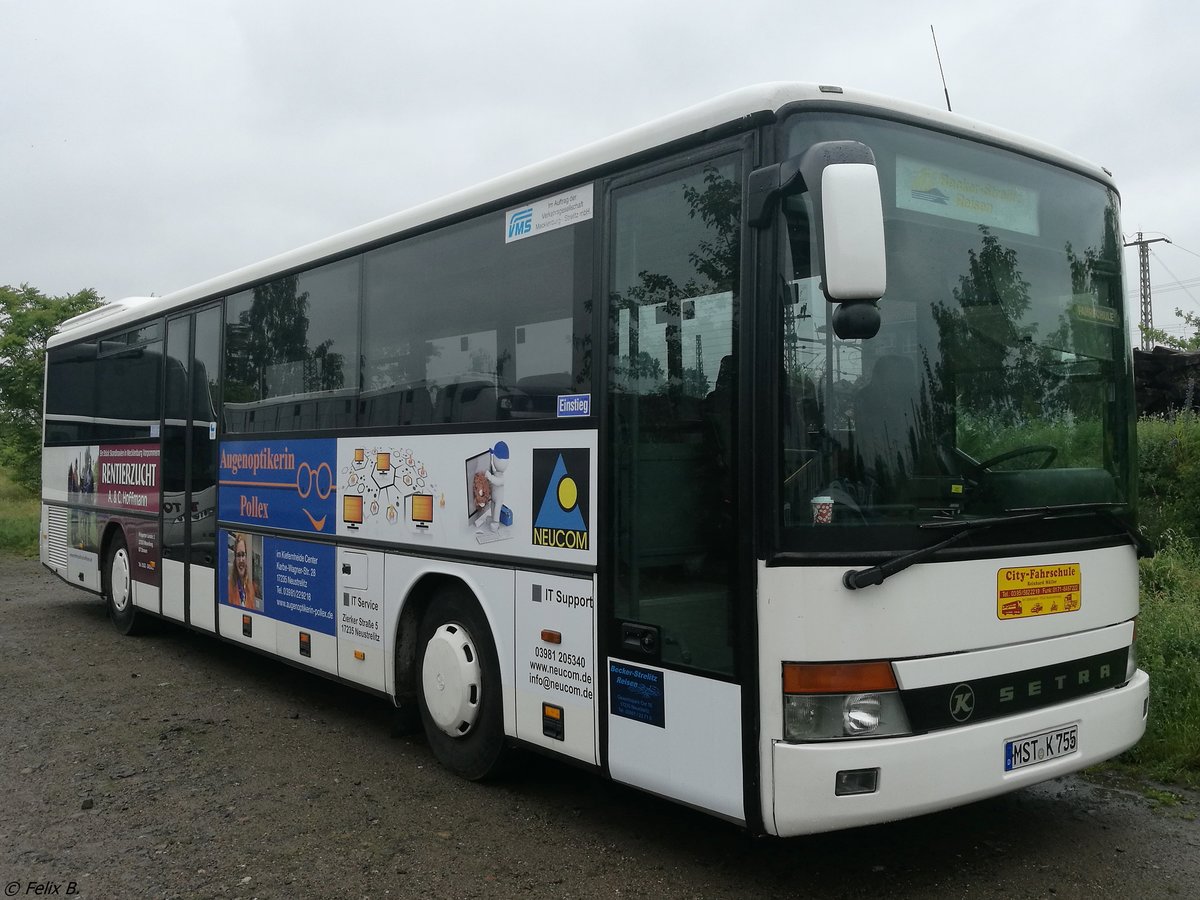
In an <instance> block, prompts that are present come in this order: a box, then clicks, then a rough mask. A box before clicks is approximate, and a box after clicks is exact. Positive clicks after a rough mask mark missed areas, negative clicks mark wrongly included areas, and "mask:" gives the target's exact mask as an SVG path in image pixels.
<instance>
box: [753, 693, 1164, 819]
mask: <svg viewBox="0 0 1200 900" xmlns="http://www.w3.org/2000/svg"><path fill="white" fill-rule="evenodd" d="M1149 697H1150V679H1149V676H1147V675H1146V673H1145V672H1143V671H1141V670H1140V669H1139V670H1138V671H1137V673H1136V674H1135V675H1134V677H1133V678H1132V679H1131V680H1130V681H1129V682H1128V683H1126V684H1125V685H1123V686H1122V687H1119V688H1114V689H1112V690H1109V691H1105V692H1103V693H1099V694H1091V695H1089V696H1087V697H1083V698H1080V699H1077V700H1072V701H1070V702H1067V703H1060V704H1057V705H1055V706H1049V707H1044V708H1042V709H1038V710H1034V711H1031V712H1028V713H1023V714H1020V715H1014V716H1007V717H1005V718H1001V719H992V720H989V721H987V722H981V723H979V724H978V725H967V726H963V727H959V728H953V729H948V730H944V731H936V732H932V733H929V734H922V735H914V736H912V737H902V738H880V739H876V740H860V741H838V742H834V743H827V744H787V743H783V742H782V741H776V742H774V743H773V745H772V753H771V759H772V767H773V775H774V796H773V797H772V798H771V799H772V800H773V803H772V808H771V809H768V810H765V813H766V815H765V816H764V819H765V825H766V827H767V829H768V830H771V831H773V833H774V834H778V835H779V836H781V837H788V836H792V835H798V834H811V833H814V832H818V831H834V830H836V829H839V828H852V827H855V826H859V825H870V824H874V823H878V822H887V821H890V820H893V819H902V818H907V817H909V816H916V815H922V814H924V813H928V812H933V811H935V810H939V809H947V808H949V807H952V806H960V805H962V804H964V803H971V802H974V801H976V800H982V799H984V798H985V797H992V796H995V795H997V794H1003V793H1006V792H1008V791H1012V790H1016V789H1017V788H1021V787H1025V786H1026V785H1031V784H1036V783H1038V782H1040V781H1046V780H1048V779H1051V778H1057V777H1058V776H1060V775H1066V774H1068V773H1070V772H1076V771H1078V770H1079V769H1083V768H1085V767H1087V766H1090V765H1094V764H1096V763H1098V762H1101V761H1103V760H1106V759H1110V758H1112V757H1113V756H1116V755H1117V754H1118V753H1121V752H1122V751H1124V750H1127V749H1129V748H1130V747H1132V746H1133V745H1134V744H1136V743H1137V742H1138V740H1139V739H1140V738H1141V736H1142V734H1143V733H1144V732H1145V730H1146V710H1147V707H1148V704H1149ZM1072 722H1078V724H1079V749H1077V750H1076V751H1075V752H1073V753H1070V754H1068V755H1067V756H1063V757H1059V758H1057V759H1053V760H1049V761H1046V762H1043V763H1039V764H1037V765H1033V766H1029V767H1027V768H1024V769H1019V770H1017V771H1014V772H1005V771H1004V743H1005V741H1007V740H1010V739H1012V738H1015V737H1020V736H1022V735H1027V734H1034V733H1037V732H1040V731H1045V730H1047V729H1050V728H1055V727H1057V726H1060V725H1068V724H1070V723H1072ZM868 768H878V769H879V788H878V790H877V791H875V792H874V793H871V794H859V795H853V796H844V797H838V796H835V794H834V780H835V776H836V774H837V773H838V772H839V771H843V770H847V769H868ZM772 824H773V825H774V829H772Z"/></svg>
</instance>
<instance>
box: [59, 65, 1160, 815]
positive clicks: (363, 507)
mask: <svg viewBox="0 0 1200 900" xmlns="http://www.w3.org/2000/svg"><path fill="white" fill-rule="evenodd" d="M1123 297H1124V290H1123V286H1122V268H1121V235H1120V230H1119V223H1118V196H1117V192H1116V190H1115V188H1114V186H1113V183H1112V181H1111V179H1110V177H1109V175H1108V173H1107V172H1106V171H1104V170H1103V169H1101V168H1098V167H1096V166H1093V165H1090V164H1088V163H1086V162H1084V161H1082V160H1079V159H1076V158H1075V157H1072V156H1068V155H1066V154H1064V153H1062V152H1059V151H1057V150H1054V149H1051V148H1049V147H1046V146H1044V145H1042V144H1038V143H1033V142H1030V141H1028V140H1025V139H1022V138H1019V137H1017V136H1014V135H1012V134H1008V133H1005V132H1001V131H998V130H995V129H992V128H988V127H985V126H983V125H980V124H977V123H974V122H971V121H968V120H966V119H963V118H961V117H959V116H956V115H952V114H949V113H943V112H940V111H936V110H931V109H925V108H919V107H916V106H911V105H908V104H904V103H897V102H894V101H890V100H885V99H883V98H880V97H877V96H873V95H868V94H863V93H856V92H852V91H849V90H845V91H844V90H842V89H841V88H837V87H830V86H819V87H818V86H804V85H793V84H771V85H765V86H760V87H755V88H751V89H748V90H744V91H740V92H737V93H733V94H729V95H727V96H723V97H720V98H718V99H716V100H713V101H711V102H708V103H705V104H702V105H699V106H696V107H694V108H691V109H687V110H685V111H683V112H681V113H678V114H676V115H672V116H669V117H667V118H665V119H662V120H660V121H658V122H655V123H653V124H650V125H647V126H645V127H641V128H637V129H634V130H632V131H629V132H626V133H623V134H620V135H617V136H615V137H613V138H610V139H607V140H604V141H601V142H599V143H596V144H593V145H591V146H588V147H585V148H583V149H581V150H579V151H577V152H573V153H570V154H567V155H565V156H562V157H559V158H557V159H553V160H550V161H549V162H546V163H543V164H541V165H537V166H533V167H531V168H528V169H524V170H521V171H519V172H516V173H514V174H512V175H509V176H506V177H503V178H500V179H497V180H495V181H491V182H488V183H486V184H483V185H481V186H479V187H476V188H473V189H470V190H466V191H463V192H461V193H458V194H454V195H452V196H449V197H446V198H444V199H441V200H437V201H435V202H432V203H428V204H425V205H423V206H420V207H418V208H416V209H413V210H410V211H408V212H405V213H401V214H398V215H396V216H393V217H391V218H387V219H383V220H381V221H378V222H375V223H373V224H370V225H366V226H364V227H362V228H359V229H356V230H353V231H350V232H347V233H345V234H342V235H339V236H336V237H333V238H330V239H328V240H325V241H321V242H319V243H316V244H312V245H310V246H307V247H304V248H301V249H299V250H296V251H294V252H291V253H287V254H284V255H282V256H279V257H277V258H274V259H270V260H267V261H266V262H263V263H260V264H257V265H253V266H250V267H248V268H244V269H240V270H238V271H236V272H233V273H231V274H228V275H225V276H223V277H220V278H215V279H213V280H211V281H208V282H205V283H203V284H200V285H197V286H195V287H191V288H187V289H184V290H181V291H178V292H176V293H173V294H170V295H168V296H165V297H161V298H153V299H149V300H139V301H128V302H118V303H113V304H110V305H108V306H105V307H103V308H101V309H99V310H96V311H93V312H91V313H88V314H86V315H84V316H81V317H78V318H76V319H73V320H71V321H69V322H67V323H65V324H64V326H63V327H62V329H61V331H60V333H59V334H57V335H56V336H55V337H54V338H53V339H52V340H51V341H50V343H49V347H48V364H47V389H46V408H45V452H44V469H43V485H44V486H43V500H44V511H43V520H42V539H41V554H42V561H43V562H44V563H45V564H46V565H47V566H48V567H49V568H51V569H52V570H53V571H54V572H56V573H58V574H59V575H60V576H61V577H62V578H64V579H65V580H67V581H68V582H69V583H71V584H73V585H77V586H80V587H83V588H86V589H88V590H90V591H93V592H96V593H100V594H102V595H103V596H104V597H106V598H107V603H108V606H109V610H110V615H111V618H112V621H113V622H114V623H115V625H116V626H117V627H118V628H119V629H120V630H121V631H123V632H132V631H135V630H137V629H138V628H139V626H141V625H142V624H143V623H144V622H145V621H147V620H149V619H154V618H162V619H167V620H171V621H174V622H179V623H182V624H183V625H185V626H187V627H190V628H192V629H196V630H198V631H202V632H208V633H211V634H213V635H215V636H217V637H219V638H220V639H222V640H224V641H228V642H231V643H235V644H240V645H243V646H246V647H248V648H251V649H253V650H256V651H258V652H261V653H265V654H268V655H270V656H273V657H276V658H279V659H282V660H284V661H286V662H288V663H290V664H292V665H295V666H298V667H301V668H303V669H305V670H308V671H313V672H318V673H322V674H324V675H327V676H329V677H331V678H335V679H337V680H339V681H342V682H345V683H347V684H350V685H354V686H356V687H359V688H362V689H364V690H367V691H371V692H373V693H375V694H378V695H379V696H381V697H386V698H388V699H389V700H391V701H392V702H393V703H394V704H395V705H396V706H397V707H399V708H400V709H401V710H413V709H417V710H419V715H420V720H421V723H422V724H423V727H424V730H425V732H426V734H427V736H428V740H429V743H430V745H431V747H432V750H433V752H434V754H435V755H436V757H437V758H438V759H439V760H440V761H441V762H442V763H443V764H445V765H446V766H448V767H449V768H450V769H452V770H454V771H455V772H457V773H460V774H461V775H463V776H465V777H467V778H472V779H478V778H483V777H485V776H488V775H489V774H492V773H493V772H495V771H496V769H497V767H498V766H499V764H500V763H501V762H502V760H503V759H504V757H505V756H506V755H507V753H508V752H509V751H510V750H511V749H512V748H514V747H522V748H526V749H532V750H535V751H539V752H543V753H548V754H551V755H554V756H557V757H561V758H564V759H567V760H571V761H574V762H576V763H578V764H580V765H583V766H585V767H587V768H590V769H592V770H594V771H595V772H596V773H598V774H600V775H602V776H604V777H608V778H611V779H613V780H614V781H617V782H621V783H623V784H627V785H632V786H635V787H638V788H641V789H644V790H646V791H648V792H651V793H653V794H656V795H659V796H662V797H666V798H670V799H672V800H675V801H678V802H680V803H683V804H686V805H688V806H691V807H695V808H698V809H702V810H706V811H708V812H710V813H712V814H715V815H717V816H721V817H724V818H726V819H729V820H732V821H734V822H738V823H742V824H744V825H745V827H747V828H748V829H750V830H752V831H755V832H763V833H769V834H775V835H796V834H802V833H807V832H815V831H822V830H830V829H836V828H843V827H849V826H855V825H862V824H866V823H873V822H882V821H886V820H891V819H897V818H901V817H905V816H912V815H916V814H920V813H924V812H927V811H931V810H936V809H940V808H945V807H950V806H954V805H956V804H962V803H967V802H970V801H973V800H977V799H979V798H983V797H987V796H991V795H995V794H999V793H1001V792H1004V791H1009V790H1012V789H1015V788H1019V787H1022V786H1024V785H1029V784H1032V783H1034V782H1038V781H1042V780H1044V779H1048V778H1053V777H1055V776H1058V775H1062V774H1064V773H1067V772H1072V771H1075V770H1078V769H1081V768H1083V767H1084V766H1088V765H1091V764H1093V763H1096V762H1098V761H1100V760H1103V759H1107V758H1109V757H1112V756H1114V755H1116V754H1118V753H1120V752H1121V751H1123V750H1125V749H1126V748H1128V747H1130V746H1131V745H1133V744H1134V743H1135V742H1136V741H1137V740H1138V739H1139V737H1140V736H1141V735H1142V733H1143V731H1144V728H1145V721H1146V715H1147V704H1148V693H1149V692H1148V679H1147V676H1146V674H1145V673H1144V672H1142V671H1140V670H1139V669H1138V668H1137V665H1136V660H1135V646H1136V645H1135V628H1134V622H1135V617H1136V615H1137V612H1138V568H1137V558H1138V554H1139V552H1140V551H1141V548H1142V542H1141V539H1140V537H1139V536H1138V532H1137V530H1136V526H1135V524H1134V516H1135V498H1134V493H1133V492H1134V461H1135V445H1134V429H1133V423H1134V412H1133V396H1132V377H1131V349H1130V342H1129V338H1128V334H1127V327H1126V325H1127V323H1126V311H1125V308H1124V303H1123Z"/></svg>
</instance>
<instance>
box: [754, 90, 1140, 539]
mask: <svg viewBox="0 0 1200 900" xmlns="http://www.w3.org/2000/svg"><path fill="white" fill-rule="evenodd" d="M783 134H784V147H783V148H782V149H783V151H784V153H785V155H786V156H794V155H797V154H800V153H803V152H804V150H805V149H806V148H807V147H809V146H811V145H812V144H814V143H816V142H818V141H825V140H847V139H851V140H857V141H861V142H862V143H864V144H866V145H867V146H869V147H870V148H871V149H872V151H873V152H874V154H875V159H876V165H877V167H878V171H879V178H880V185H881V193H882V197H883V207H884V220H885V236H886V243H887V291H886V293H885V294H884V296H883V298H882V299H881V300H880V301H879V304H878V305H879V309H880V312H881V316H882V325H881V327H880V329H879V333H878V334H877V335H876V336H875V337H873V338H870V339H867V340H841V339H839V338H838V337H837V335H835V334H834V333H833V329H832V328H831V327H830V318H831V315H832V312H833V310H834V304H832V303H830V302H828V301H827V300H826V299H825V297H824V295H823V294H822V292H821V287H820V282H821V272H820V271H819V261H818V253H817V247H816V243H815V241H816V234H815V230H814V229H813V228H811V227H810V217H811V215H812V203H811V199H810V197H809V196H808V195H807V194H800V195H797V196H793V197H790V198H788V199H786V200H785V201H784V203H783V208H782V213H781V215H782V218H783V225H784V227H782V228H781V229H780V233H781V235H782V242H781V243H782V247H781V253H782V257H781V258H782V261H783V262H782V272H781V275H782V277H781V278H780V279H778V280H777V282H776V283H777V285H778V293H779V294H780V298H779V302H778V306H777V307H776V309H777V311H778V313H777V314H778V315H780V317H781V319H779V320H777V321H781V325H780V327H779V330H778V340H779V350H778V352H779V353H780V355H781V357H782V364H781V372H782V375H781V378H782V384H781V391H780V418H779V421H780V427H779V443H778V447H779V457H778V461H779V472H780V478H779V485H780V491H779V496H778V498H777V504H778V509H777V512H778V516H779V519H778V521H780V523H781V525H782V529H781V534H782V535H783V545H784V548H785V549H796V550H804V549H807V550H820V549H831V548H833V547H835V546H836V547H837V548H839V549H851V548H855V547H859V548H864V547H868V546H869V547H871V548H874V549H879V550H886V549H903V548H905V547H908V546H912V545H914V544H927V543H929V540H928V535H924V536H921V537H920V538H918V534H919V532H917V531H916V530H915V528H914V526H919V525H921V524H927V523H929V522H933V521H944V520H945V519H947V518H964V519H971V518H976V517H984V516H996V515H1004V514H1006V513H1008V512H1011V511H1012V510H1018V509H1029V508H1031V507H1043V506H1059V505H1067V504H1071V505H1077V504H1091V503H1095V504H1101V505H1105V506H1106V507H1109V506H1111V507H1112V508H1119V507H1120V506H1121V505H1128V504H1130V503H1131V502H1132V499H1131V479H1132V446H1133V435H1132V427H1133V426H1132V421H1133V417H1132V399H1133V398H1132V394H1131V388H1130V387H1129V385H1130V382H1131V379H1130V377H1129V376H1130V372H1129V366H1130V362H1129V360H1130V349H1129V343H1128V336H1127V331H1126V323H1125V319H1124V313H1123V307H1122V274H1121V239H1120V231H1119V225H1118V198H1117V196H1116V194H1115V193H1114V192H1113V191H1112V190H1111V189H1109V188H1108V187H1107V186H1106V185H1103V184H1101V183H1100V182H1097V181H1094V180H1092V179H1090V178H1088V177H1085V176H1084V175H1081V174H1077V173H1075V172H1073V171H1070V170H1068V169H1063V168H1060V167H1057V166H1053V165H1050V164H1048V163H1046V162H1042V161H1039V160H1036V159H1033V158H1030V157H1027V156H1022V155H1019V154H1017V153H1013V152H1008V151H1005V150H1002V149H998V148H995V147H991V146H985V145H983V144H979V143H975V142H972V141H968V140H964V139H962V138H957V137H952V136H949V135H945V134H940V133H936V132H930V131H927V130H923V129H918V128H915V127H910V126H908V125H904V124H900V123H896V122H889V121H883V120H877V119H869V118H865V117H856V116H840V115H832V114H818V115H813V114H803V113H802V114H800V115H797V116H795V117H794V118H793V119H791V120H790V121H789V123H788V124H786V125H785V130H784V132H783ZM831 526H832V527H831ZM863 526H882V527H881V528H874V529H872V531H871V533H872V534H873V536H872V537H871V539H870V540H869V542H865V543H864V542H863V541H862V539H860V538H855V537H853V535H854V534H862V533H865V532H864V531H863ZM819 529H825V530H824V531H819ZM848 529H853V531H850V530H848ZM836 535H841V537H836ZM880 535H884V537H882V538H881V537H880ZM886 535H891V536H892V537H890V538H889V537H886ZM830 542H832V543H830Z"/></svg>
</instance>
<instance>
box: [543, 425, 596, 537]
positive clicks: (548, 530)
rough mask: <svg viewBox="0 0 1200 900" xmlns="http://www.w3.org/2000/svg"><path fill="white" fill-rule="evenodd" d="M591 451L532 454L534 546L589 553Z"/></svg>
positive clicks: (547, 451) (578, 450)
mask: <svg viewBox="0 0 1200 900" xmlns="http://www.w3.org/2000/svg"><path fill="white" fill-rule="evenodd" d="M590 462H591V459H590V451H589V450H588V449H587V448H586V447H585V448H579V449H572V450H534V451H533V507H534V509H536V510H537V511H538V512H537V517H536V518H535V519H534V520H533V545H534V546H535V547H554V548H556V549H559V550H587V549H588V546H589V542H588V522H590V521H591V520H590V518H589V516H588V489H589V481H588V480H589V478H590V477H591V476H590V471H591V469H590Z"/></svg>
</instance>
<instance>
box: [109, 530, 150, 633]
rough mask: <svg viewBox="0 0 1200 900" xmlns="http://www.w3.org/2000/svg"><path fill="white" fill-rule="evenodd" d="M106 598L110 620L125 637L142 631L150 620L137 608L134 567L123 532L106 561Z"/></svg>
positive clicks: (115, 541)
mask: <svg viewBox="0 0 1200 900" xmlns="http://www.w3.org/2000/svg"><path fill="white" fill-rule="evenodd" d="M104 594H105V596H106V598H107V600H108V617H109V619H111V620H112V623H113V625H114V626H116V629H117V631H119V632H121V634H137V633H139V632H140V631H142V629H143V626H144V623H145V621H146V617H145V616H144V615H141V614H140V613H139V612H138V609H137V607H136V606H134V605H133V566H132V564H131V563H130V561H129V546H128V544H126V543H125V535H124V534H123V533H121V532H117V534H116V535H115V536H114V537H113V539H112V542H111V543H110V544H109V545H108V553H107V555H106V556H105V560H104Z"/></svg>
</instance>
